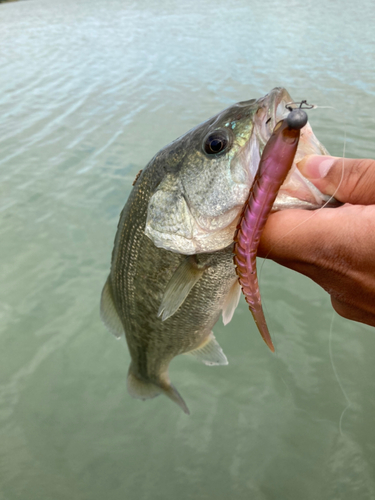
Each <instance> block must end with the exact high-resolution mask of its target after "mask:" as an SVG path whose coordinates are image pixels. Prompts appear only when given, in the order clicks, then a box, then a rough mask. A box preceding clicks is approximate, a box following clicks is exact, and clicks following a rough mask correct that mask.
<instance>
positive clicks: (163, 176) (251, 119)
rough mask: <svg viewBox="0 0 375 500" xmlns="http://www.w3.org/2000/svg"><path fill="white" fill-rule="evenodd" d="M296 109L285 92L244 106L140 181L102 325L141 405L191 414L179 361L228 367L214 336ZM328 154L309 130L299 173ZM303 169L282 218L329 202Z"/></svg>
mask: <svg viewBox="0 0 375 500" xmlns="http://www.w3.org/2000/svg"><path fill="white" fill-rule="evenodd" d="M291 101H292V99H291V97H290V95H289V94H288V92H287V91H286V90H285V89H282V88H276V89H274V90H272V91H271V92H270V93H269V94H267V95H266V96H265V97H263V98H261V99H258V100H255V99H252V100H250V101H244V102H240V103H238V104H235V105H233V106H230V107H229V108H227V109H225V110H224V111H222V112H221V113H219V114H218V115H216V116H214V117H212V118H210V119H209V120H207V121H206V122H204V123H202V124H201V125H199V126H197V127H195V128H194V129H192V130H190V131H189V132H187V133H186V134H185V135H183V136H182V137H180V138H179V139H177V140H175V141H174V142H172V143H171V144H169V145H167V146H166V147H165V148H163V149H162V150H161V151H159V153H157V154H156V155H155V156H154V158H153V159H152V160H151V161H150V163H149V164H148V165H147V166H146V167H145V168H144V170H143V171H142V173H141V174H140V176H139V177H138V178H137V179H136V182H135V185H134V188H133V190H132V192H131V193H130V196H129V199H128V201H127V203H126V205H125V207H124V209H123V211H122V213H121V216H120V221H119V225H118V230H117V234H116V237H115V243H114V249H113V253H112V263H111V271H110V274H109V277H108V279H107V282H106V284H105V286H104V289H103V292H102V299H101V316H102V319H103V321H104V323H105V324H106V325H107V327H108V329H109V330H110V331H112V333H114V334H115V335H116V336H117V337H120V336H122V335H124V334H125V336H126V340H127V344H128V347H129V352H130V355H131V364H130V367H129V372H128V379H127V386H128V391H129V393H130V394H131V395H132V396H133V397H135V398H139V399H149V398H153V397H155V396H157V395H159V394H165V395H166V396H168V397H169V398H170V399H171V400H173V401H174V402H175V403H177V404H178V405H179V406H180V407H181V408H182V410H183V411H184V412H185V413H189V410H188V408H187V406H186V404H185V402H184V400H183V399H182V397H181V396H180V394H179V393H178V391H177V390H176V388H175V387H174V386H173V385H172V384H171V382H170V379H169V375H168V367H169V364H170V362H171V361H172V359H173V358H174V357H175V356H177V355H179V354H191V355H193V356H195V357H197V358H198V359H200V360H201V361H202V362H203V363H205V364H207V365H225V364H227V363H228V361H227V358H226V356H225V354H224V353H223V351H222V349H221V347H220V346H219V344H218V342H217V341H216V339H215V337H214V335H213V333H212V328H213V326H214V324H215V323H216V321H217V320H218V319H219V317H220V315H222V317H223V322H224V324H227V323H229V321H230V320H231V318H232V316H233V313H234V310H235V309H236V307H237V305H238V301H239V298H240V294H241V289H240V286H239V283H238V279H237V275H236V272H235V266H234V263H233V237H234V234H235V231H236V227H237V225H238V222H239V218H240V216H241V213H242V212H243V206H244V204H245V202H246V200H247V198H248V195H249V190H250V188H251V186H252V184H253V181H254V178H255V175H256V172H257V169H258V165H259V161H260V156H261V154H262V151H263V149H264V147H265V144H266V143H267V141H268V139H269V138H270V136H271V133H272V131H273V129H274V127H275V125H276V123H277V122H278V121H280V120H281V119H283V118H285V116H287V115H288V113H289V111H288V109H287V108H286V105H287V104H288V103H290V102H291ZM308 154H323V155H324V154H328V153H327V151H326V149H325V148H324V147H323V146H322V145H321V144H320V143H319V141H318V140H317V139H316V137H315V136H314V134H313V132H312V129H311V127H310V125H309V124H307V125H306V126H305V127H304V128H303V129H302V130H301V137H300V141H299V146H298V149H297V153H296V157H295V163H297V162H298V161H300V160H301V159H302V158H303V157H304V156H305V155H308ZM295 163H294V164H293V166H292V169H291V171H290V173H289V175H288V176H287V179H286V181H285V183H284V184H283V186H282V187H281V189H280V191H279V194H278V196H277V198H276V201H275V203H274V209H275V210H281V209H285V208H306V209H315V208H318V207H320V206H321V205H322V204H323V203H325V202H326V201H327V199H328V198H327V197H326V196H324V195H322V194H321V193H320V192H319V191H318V190H317V189H316V188H315V186H313V185H312V184H311V183H310V182H309V181H307V180H306V179H305V178H304V177H303V176H302V175H301V173H300V172H299V170H298V169H297V168H296V165H295Z"/></svg>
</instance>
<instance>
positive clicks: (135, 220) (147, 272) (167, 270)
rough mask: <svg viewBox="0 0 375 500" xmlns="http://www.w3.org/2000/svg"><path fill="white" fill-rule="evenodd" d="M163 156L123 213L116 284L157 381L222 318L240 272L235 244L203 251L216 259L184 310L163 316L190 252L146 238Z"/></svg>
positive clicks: (139, 363)
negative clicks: (173, 283) (160, 314)
mask: <svg viewBox="0 0 375 500" xmlns="http://www.w3.org/2000/svg"><path fill="white" fill-rule="evenodd" d="M163 157H164V155H162V157H159V158H158V159H156V160H154V162H151V164H149V165H148V167H147V168H146V169H145V170H144V172H143V173H142V175H141V176H140V178H139V179H138V181H137V183H136V185H135V188H134V189H133V191H132V193H131V195H130V197H129V200H128V202H127V204H126V205H125V208H124V210H123V212H122V214H121V218H120V222H119V226H118V232H117V236H116V240H115V248H114V251H113V261H112V268H111V274H110V282H111V285H112V291H113V295H114V301H115V305H116V309H117V312H118V313H119V316H120V319H121V321H122V323H123V325H124V329H125V334H126V339H127V343H128V346H129V351H130V354H131V357H132V361H133V366H135V367H136V368H137V372H138V373H137V374H138V375H139V376H140V377H141V378H144V379H147V380H154V381H157V380H158V377H159V374H160V372H161V371H162V370H165V369H166V367H167V366H168V364H169V362H170V361H171V360H172V358H173V357H175V356H176V355H178V354H181V353H184V352H188V351H191V350H192V349H194V348H196V347H198V346H199V345H200V344H201V343H202V341H203V340H204V339H205V337H207V335H208V333H209V332H210V331H211V330H212V328H213V326H214V324H215V323H216V321H217V320H218V318H219V316H220V313H221V309H222V307H223V303H224V300H225V297H226V295H227V294H228V292H229V289H230V286H231V285H232V283H233V280H235V279H236V274H235V270H234V265H233V254H232V247H229V248H227V249H225V250H221V251H219V252H215V253H213V254H202V255H201V256H200V257H199V259H200V262H202V263H204V262H208V261H209V262H210V268H209V269H207V270H206V271H205V272H204V274H203V276H202V278H201V279H200V280H199V281H198V283H196V285H195V286H194V288H193V289H192V290H191V292H190V293H189V295H188V297H187V298H186V300H185V302H184V303H183V304H182V306H181V307H180V309H179V310H178V311H177V312H176V313H175V314H174V315H173V316H172V317H171V318H169V319H167V320H166V321H164V322H163V321H161V319H160V318H158V317H157V312H158V308H159V306H160V303H161V300H162V298H163V294H164V291H165V288H166V286H167V284H168V282H169V281H170V279H171V277H172V275H173V274H174V272H175V270H176V269H177V267H178V266H179V264H180V263H181V262H182V261H183V260H184V259H185V258H186V257H185V256H184V255H180V254H177V253H173V252H170V251H167V250H164V249H161V248H156V247H155V245H154V244H153V243H152V241H151V240H150V239H149V238H148V237H147V236H145V234H144V227H145V223H146V217H147V205H148V200H149V198H150V196H151V193H152V191H153V189H155V185H157V183H158V180H159V178H160V175H163V173H164V172H163Z"/></svg>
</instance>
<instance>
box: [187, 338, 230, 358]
mask: <svg viewBox="0 0 375 500" xmlns="http://www.w3.org/2000/svg"><path fill="white" fill-rule="evenodd" d="M186 354H190V355H192V356H195V357H196V358H197V359H199V361H202V363H204V364H205V365H208V366H214V365H227V364H228V360H227V357H226V356H225V354H224V352H223V349H222V348H221V347H220V345H219V343H218V341H217V340H216V338H215V335H214V334H213V333H212V332H211V333H210V335H209V336H208V338H207V339H206V340H205V341H204V342H203V344H201V345H200V346H199V347H198V348H197V349H194V350H193V351H189V352H187V353H186Z"/></svg>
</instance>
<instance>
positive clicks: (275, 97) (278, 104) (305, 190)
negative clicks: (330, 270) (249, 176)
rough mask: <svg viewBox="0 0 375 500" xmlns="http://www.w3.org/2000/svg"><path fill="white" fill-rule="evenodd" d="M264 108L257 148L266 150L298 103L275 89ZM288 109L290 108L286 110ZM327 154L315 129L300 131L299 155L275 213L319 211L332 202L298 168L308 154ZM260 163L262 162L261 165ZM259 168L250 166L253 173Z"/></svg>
mask: <svg viewBox="0 0 375 500" xmlns="http://www.w3.org/2000/svg"><path fill="white" fill-rule="evenodd" d="M263 100H264V105H263V106H261V107H260V108H259V110H258V111H257V113H256V118H255V129H256V131H255V135H256V140H257V142H258V148H259V150H260V151H263V148H264V146H265V144H266V142H267V141H268V139H269V138H270V136H271V134H272V131H273V129H274V127H275V125H276V124H277V123H278V122H279V121H280V120H283V119H284V118H286V116H288V114H289V112H290V111H289V109H288V108H289V107H291V108H297V107H298V104H294V103H293V99H292V98H291V96H290V95H289V93H288V92H287V91H286V90H285V89H274V90H273V91H272V92H271V93H270V94H268V95H267V96H265V97H264V98H263V99H261V101H263ZM287 106H288V107H287ZM312 154H315V155H328V154H329V153H328V151H327V150H326V148H325V147H324V146H323V145H322V144H321V143H320V142H319V141H318V139H317V138H316V137H315V135H314V132H313V131H312V128H311V126H310V124H309V122H307V124H306V125H305V126H304V127H303V128H302V129H301V135H300V140H299V144H298V149H297V153H296V156H295V159H294V162H293V165H292V168H291V170H290V172H289V174H288V176H287V178H286V180H285V182H284V183H283V185H282V186H281V188H280V190H279V193H278V196H277V198H276V201H275V203H274V205H273V210H272V211H277V210H284V209H287V208H303V209H310V210H313V209H316V208H319V207H321V206H322V205H323V204H324V203H326V202H327V201H328V200H329V196H326V195H323V194H322V193H321V192H320V191H319V190H318V189H317V188H316V187H315V186H314V185H313V184H312V183H311V182H310V181H309V180H307V179H306V178H305V177H303V175H302V174H301V173H300V171H299V170H298V168H297V163H299V162H300V161H301V160H302V159H303V158H304V157H305V156H307V155H312ZM258 164H259V162H258ZM257 168H258V165H256V166H254V165H251V166H250V169H251V170H252V171H254V170H257Z"/></svg>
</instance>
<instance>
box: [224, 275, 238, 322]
mask: <svg viewBox="0 0 375 500" xmlns="http://www.w3.org/2000/svg"><path fill="white" fill-rule="evenodd" d="M240 297H241V287H240V284H239V283H238V280H237V279H236V281H235V282H234V283H233V285H232V286H231V289H230V291H229V293H228V295H227V296H226V299H225V303H224V306H223V314H222V315H223V323H224V325H227V324H228V323H229V322H230V321H231V319H232V318H233V314H234V311H235V310H236V308H237V306H238V303H239V301H240Z"/></svg>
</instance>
